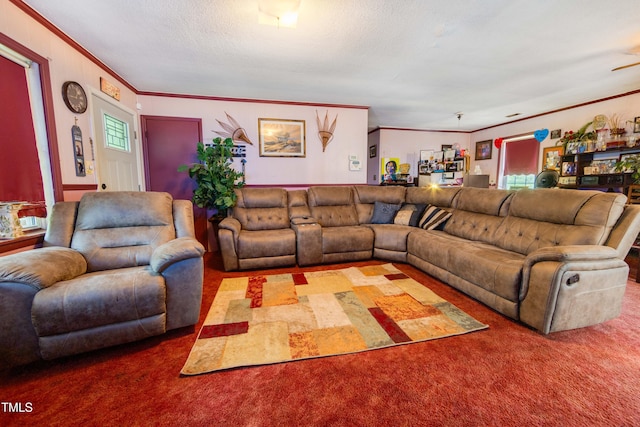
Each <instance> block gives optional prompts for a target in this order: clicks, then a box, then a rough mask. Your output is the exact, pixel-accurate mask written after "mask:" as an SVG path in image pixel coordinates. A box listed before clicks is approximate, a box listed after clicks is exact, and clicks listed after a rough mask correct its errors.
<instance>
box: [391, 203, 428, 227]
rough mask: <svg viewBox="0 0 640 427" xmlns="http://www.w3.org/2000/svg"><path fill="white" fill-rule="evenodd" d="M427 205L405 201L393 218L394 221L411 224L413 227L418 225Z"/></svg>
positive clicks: (400, 223)
mask: <svg viewBox="0 0 640 427" xmlns="http://www.w3.org/2000/svg"><path fill="white" fill-rule="evenodd" d="M425 207H426V205H423V204H413V203H405V204H403V205H402V207H401V208H400V210H399V211H398V212H397V213H396V216H395V217H394V218H393V223H394V224H398V225H410V226H412V227H417V226H418V220H419V219H420V217H421V216H422V212H424V208H425Z"/></svg>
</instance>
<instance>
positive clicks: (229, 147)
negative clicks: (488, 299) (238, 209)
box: [178, 138, 245, 218]
mask: <svg viewBox="0 0 640 427" xmlns="http://www.w3.org/2000/svg"><path fill="white" fill-rule="evenodd" d="M232 157H233V140H232V139H231V138H226V139H225V140H222V138H215V139H214V140H213V145H208V146H205V145H204V144H203V143H202V142H198V145H197V158H198V162H199V163H193V164H192V165H182V166H180V167H179V168H178V172H188V173H189V178H191V179H193V180H194V181H195V182H196V184H197V186H196V188H195V189H194V190H193V199H192V200H193V203H194V204H195V205H196V206H198V207H200V208H207V209H215V211H216V212H215V213H214V215H213V218H224V217H226V216H227V210H228V209H229V208H231V207H233V206H234V205H235V203H236V194H235V192H234V191H233V190H234V189H236V188H240V187H243V186H244V184H245V183H244V173H241V172H238V171H236V170H235V169H234V168H233V167H232ZM240 179H242V181H239V180H240Z"/></svg>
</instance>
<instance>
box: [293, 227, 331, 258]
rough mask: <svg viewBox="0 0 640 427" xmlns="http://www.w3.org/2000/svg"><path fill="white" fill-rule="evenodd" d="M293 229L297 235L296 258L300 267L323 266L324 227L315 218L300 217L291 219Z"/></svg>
mask: <svg viewBox="0 0 640 427" xmlns="http://www.w3.org/2000/svg"><path fill="white" fill-rule="evenodd" d="M291 228H292V229H293V231H294V232H295V233H296V258H297V263H298V265H299V266H301V267H302V266H306V265H313V264H321V263H322V258H323V253H322V226H320V224H318V222H317V221H316V220H315V218H312V217H299V218H292V219H291Z"/></svg>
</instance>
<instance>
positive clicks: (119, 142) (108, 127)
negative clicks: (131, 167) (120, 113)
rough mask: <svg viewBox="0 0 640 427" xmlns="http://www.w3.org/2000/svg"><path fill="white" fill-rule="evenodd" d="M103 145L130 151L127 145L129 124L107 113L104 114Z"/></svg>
mask: <svg viewBox="0 0 640 427" xmlns="http://www.w3.org/2000/svg"><path fill="white" fill-rule="evenodd" d="M104 133H105V135H104V136H105V145H106V147H107V148H112V149H114V150H120V151H127V152H130V151H131V147H130V146H129V126H128V125H127V123H126V122H123V121H121V120H118V119H116V118H115V117H112V116H110V115H108V114H105V115H104Z"/></svg>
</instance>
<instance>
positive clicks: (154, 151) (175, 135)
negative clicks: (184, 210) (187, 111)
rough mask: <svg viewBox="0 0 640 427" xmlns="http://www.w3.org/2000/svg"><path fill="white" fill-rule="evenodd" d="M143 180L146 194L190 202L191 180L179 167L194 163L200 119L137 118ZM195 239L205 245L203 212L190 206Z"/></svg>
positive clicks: (205, 228)
mask: <svg viewBox="0 0 640 427" xmlns="http://www.w3.org/2000/svg"><path fill="white" fill-rule="evenodd" d="M140 121H141V123H142V152H143V156H144V164H145V180H146V182H147V189H148V190H150V191H166V192H167V193H169V194H171V195H172V196H173V198H174V199H183V200H191V198H192V197H193V189H194V188H195V183H194V181H193V180H192V179H191V178H189V175H188V174H187V173H186V172H178V167H179V166H180V165H187V164H192V163H195V162H196V161H197V157H196V145H197V143H198V142H200V141H202V119H193V118H183V117H163V116H141V117H140ZM193 215H194V222H195V231H196V238H197V239H198V241H199V242H200V243H202V244H203V245H204V246H205V247H214V248H215V245H209V238H208V231H207V228H208V221H207V210H206V209H203V208H198V207H197V206H194V207H193Z"/></svg>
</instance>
